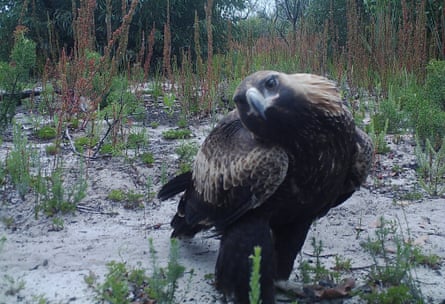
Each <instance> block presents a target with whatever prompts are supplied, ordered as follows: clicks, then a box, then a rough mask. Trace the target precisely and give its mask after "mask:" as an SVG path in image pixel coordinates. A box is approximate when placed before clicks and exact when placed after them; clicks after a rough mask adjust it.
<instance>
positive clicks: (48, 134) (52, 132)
mask: <svg viewBox="0 0 445 304" xmlns="http://www.w3.org/2000/svg"><path fill="white" fill-rule="evenodd" d="M56 136H57V130H56V128H54V127H51V126H44V127H42V128H40V129H38V130H37V137H38V138H39V139H43V140H48V139H53V138H56Z"/></svg>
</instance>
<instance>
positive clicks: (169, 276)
mask: <svg viewBox="0 0 445 304" xmlns="http://www.w3.org/2000/svg"><path fill="white" fill-rule="evenodd" d="M149 249H150V257H151V259H152V264H153V270H152V274H151V275H147V274H146V273H145V270H144V269H141V268H140V266H137V267H130V266H128V265H127V264H126V263H122V262H116V261H111V262H109V263H108V264H107V268H108V272H107V274H106V275H105V280H104V282H103V283H98V277H97V276H96V275H95V274H94V273H92V272H90V273H89V274H88V275H87V276H85V277H84V280H85V283H86V284H87V285H88V286H89V287H90V288H92V289H93V290H94V292H95V293H96V297H97V300H99V301H105V302H107V303H115V304H130V303H135V302H138V303H139V302H140V303H159V304H171V303H178V301H177V299H176V297H177V296H176V291H177V284H178V280H179V279H180V278H181V277H182V276H183V274H184V271H185V268H184V267H183V266H182V265H180V264H179V263H178V253H179V244H178V242H177V241H176V240H175V239H172V240H171V242H170V254H169V260H168V264H167V267H165V268H161V267H159V264H158V259H157V252H156V250H155V249H154V245H153V241H152V240H149Z"/></svg>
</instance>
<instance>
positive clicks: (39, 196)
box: [34, 162, 87, 223]
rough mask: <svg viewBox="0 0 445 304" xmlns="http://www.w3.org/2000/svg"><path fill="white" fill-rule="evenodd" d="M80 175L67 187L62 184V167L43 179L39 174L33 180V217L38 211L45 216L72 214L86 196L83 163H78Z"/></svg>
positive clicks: (65, 184)
mask: <svg viewBox="0 0 445 304" xmlns="http://www.w3.org/2000/svg"><path fill="white" fill-rule="evenodd" d="M79 172H80V174H78V175H77V177H76V179H75V180H74V181H71V183H70V184H69V185H68V184H67V183H64V178H63V175H64V174H63V167H62V166H59V167H57V168H55V169H54V170H53V171H52V172H51V175H50V176H47V177H43V176H42V174H41V173H39V174H38V175H37V177H36V178H35V180H34V188H35V191H36V202H37V205H36V209H35V215H36V217H37V216H38V214H39V212H40V211H43V213H44V214H45V215H47V216H54V215H56V214H58V213H62V214H65V213H70V212H74V211H75V210H76V208H77V204H78V203H79V202H80V201H81V200H82V199H83V198H84V197H85V196H86V189H87V182H86V180H85V176H84V173H83V163H82V162H81V163H80V169H79ZM56 223H57V220H56Z"/></svg>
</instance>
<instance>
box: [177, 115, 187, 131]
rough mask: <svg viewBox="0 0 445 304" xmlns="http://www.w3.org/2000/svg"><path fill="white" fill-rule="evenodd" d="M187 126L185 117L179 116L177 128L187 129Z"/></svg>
mask: <svg viewBox="0 0 445 304" xmlns="http://www.w3.org/2000/svg"><path fill="white" fill-rule="evenodd" d="M187 125H188V122H187V117H186V116H185V115H181V117H180V118H179V120H178V127H180V128H187Z"/></svg>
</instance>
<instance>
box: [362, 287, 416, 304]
mask: <svg viewBox="0 0 445 304" xmlns="http://www.w3.org/2000/svg"><path fill="white" fill-rule="evenodd" d="M361 297H362V298H363V299H364V300H366V301H367V303H368V304H406V303H413V304H414V303H418V304H421V303H423V301H422V300H419V299H417V298H416V297H415V295H413V294H412V291H411V290H410V288H409V287H408V286H406V285H399V286H391V287H389V288H388V289H386V290H383V291H382V292H372V293H369V294H363V295H362V296H361Z"/></svg>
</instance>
